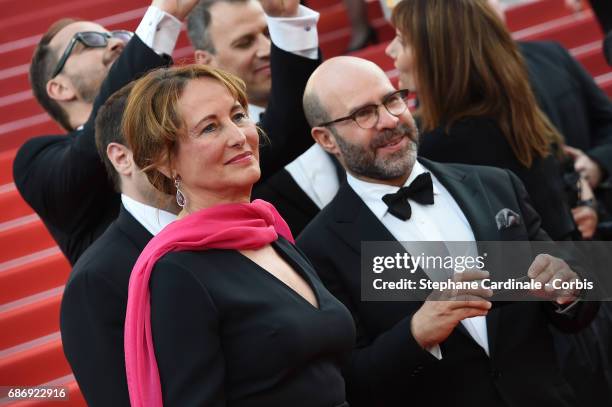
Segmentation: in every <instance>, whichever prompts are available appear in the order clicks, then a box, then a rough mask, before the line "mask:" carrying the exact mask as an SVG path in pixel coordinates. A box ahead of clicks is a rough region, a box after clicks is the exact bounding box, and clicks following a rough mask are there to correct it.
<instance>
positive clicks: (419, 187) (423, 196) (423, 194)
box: [382, 172, 434, 220]
mask: <svg viewBox="0 0 612 407" xmlns="http://www.w3.org/2000/svg"><path fill="white" fill-rule="evenodd" d="M408 199H412V200H413V201H415V202H418V203H420V204H421V205H433V203H434V197H433V184H432V182H431V175H430V174H429V173H428V172H425V173H423V174H421V175H419V176H418V177H416V178H415V179H414V181H412V182H411V183H410V185H408V186H407V187H402V188H400V190H399V191H397V192H396V193H394V194H387V195H385V196H383V198H382V200H383V202H384V203H386V204H387V206H388V207H389V213H390V214H391V215H393V216H395V217H397V218H400V219H401V220H408V219H410V216H412V208H411V207H410V204H409V203H408Z"/></svg>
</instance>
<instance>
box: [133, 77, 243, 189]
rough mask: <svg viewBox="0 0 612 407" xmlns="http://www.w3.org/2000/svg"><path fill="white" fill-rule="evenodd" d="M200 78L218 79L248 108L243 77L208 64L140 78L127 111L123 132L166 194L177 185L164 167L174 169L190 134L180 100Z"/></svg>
mask: <svg viewBox="0 0 612 407" xmlns="http://www.w3.org/2000/svg"><path fill="white" fill-rule="evenodd" d="M197 78H212V79H215V80H217V81H218V82H219V83H221V84H222V85H223V86H225V88H226V89H227V90H228V92H229V93H230V94H231V95H232V96H233V97H234V99H235V100H236V101H238V103H240V105H241V106H242V107H243V108H244V109H245V111H247V109H248V102H247V97H246V87H245V84H244V82H243V81H242V80H241V79H240V78H238V77H237V76H235V75H232V74H230V73H227V72H224V71H222V70H220V69H215V68H211V67H208V66H206V65H187V66H182V67H171V68H161V69H157V70H155V71H151V72H149V73H148V74H147V75H145V76H144V77H142V78H141V79H139V80H137V81H136V82H135V84H134V87H133V89H132V91H131V92H130V96H129V97H128V100H127V105H126V108H125V112H124V114H123V122H122V128H123V134H124V136H125V139H126V141H127V143H128V145H129V147H130V149H131V150H132V153H133V155H134V162H135V163H136V165H137V166H138V167H140V168H142V170H143V171H144V173H145V174H146V176H147V178H148V179H149V182H151V184H152V185H153V186H154V187H155V188H156V189H158V190H159V191H161V192H163V193H165V194H174V193H175V191H176V188H175V187H174V181H173V180H172V179H170V178H168V177H166V176H165V175H164V174H163V173H162V172H160V168H172V159H173V157H174V154H175V153H176V148H177V142H178V139H179V138H180V137H183V136H185V135H186V129H185V121H184V120H183V118H182V117H181V116H180V114H179V107H178V101H179V99H180V97H181V95H182V93H183V90H184V89H185V85H186V84H187V83H188V82H189V81H191V80H194V79H197Z"/></svg>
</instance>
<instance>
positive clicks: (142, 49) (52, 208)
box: [13, 36, 320, 264]
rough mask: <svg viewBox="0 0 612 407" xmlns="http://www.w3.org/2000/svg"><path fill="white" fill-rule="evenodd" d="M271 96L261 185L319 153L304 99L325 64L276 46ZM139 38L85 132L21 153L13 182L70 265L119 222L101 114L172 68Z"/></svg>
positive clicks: (103, 91) (37, 141)
mask: <svg viewBox="0 0 612 407" xmlns="http://www.w3.org/2000/svg"><path fill="white" fill-rule="evenodd" d="M270 60H271V62H270V64H271V70H272V75H274V77H275V78H276V79H275V81H274V83H273V84H272V93H271V96H270V103H269V107H268V111H267V114H266V116H265V117H264V118H263V120H262V121H261V123H260V126H261V127H262V128H263V129H264V131H265V132H266V133H267V134H268V135H269V136H270V138H271V142H270V143H265V144H264V145H262V147H261V149H260V165H261V170H262V179H263V178H265V177H266V176H268V175H271V174H274V173H275V172H277V171H279V170H280V169H282V168H283V167H284V166H285V165H286V164H288V163H289V162H291V161H292V160H293V159H294V158H296V157H297V156H298V155H299V154H301V153H302V152H304V151H305V150H306V149H307V148H308V147H309V146H310V145H312V142H313V141H312V138H311V137H310V135H306V132H305V131H304V129H305V128H308V123H307V122H306V118H305V117H304V114H303V110H302V93H303V90H304V87H305V85H306V81H307V80H308V78H309V76H310V74H311V73H312V71H313V70H314V69H315V68H316V67H317V66H318V64H319V62H320V61H314V60H311V59H308V58H303V57H300V56H297V55H295V54H291V53H288V52H285V51H283V50H281V49H279V48H277V47H275V46H273V47H272V53H271V56H270ZM169 62H170V60H169V58H162V57H160V56H158V55H157V54H156V53H155V52H153V51H152V50H151V49H150V48H149V47H147V46H146V45H145V44H144V43H143V42H142V41H141V40H140V39H139V38H138V36H134V38H133V39H132V40H131V41H130V42H129V43H128V45H127V46H126V48H125V50H124V51H123V52H122V54H121V56H120V57H119V58H118V59H117V61H116V62H115V63H114V64H113V67H112V69H111V71H110V72H109V75H108V77H107V78H106V79H105V81H104V82H103V84H102V87H101V88H100V93H99V94H98V96H97V98H96V100H95V102H94V107H93V110H92V114H91V116H90V118H89V120H88V121H87V123H85V125H84V126H83V129H82V130H77V131H73V132H71V133H69V134H67V135H63V136H57V135H56V136H43V137H36V138H34V139H32V140H29V141H28V142H26V143H25V144H24V145H23V146H22V147H21V148H20V149H19V152H18V153H17V156H16V157H15V162H14V164H13V177H14V179H15V185H16V186H17V189H18V190H19V192H20V193H21V195H22V196H23V198H24V199H25V201H26V202H27V203H28V204H29V205H30V206H31V207H32V208H33V209H34V211H36V213H37V214H38V215H39V216H40V218H41V219H42V220H43V222H44V223H45V225H46V227H47V228H48V229H49V232H50V233H51V235H52V236H53V238H54V239H55V241H56V242H57V244H58V246H59V247H60V249H61V250H62V252H63V253H64V254H65V255H66V257H67V258H68V260H69V261H70V263H71V264H74V263H75V262H76V261H77V259H78V258H79V256H80V255H81V254H82V253H83V251H85V249H86V248H87V247H89V245H91V243H93V242H94V241H95V240H96V239H97V238H98V237H99V236H100V235H101V234H102V232H104V230H105V229H106V228H107V227H108V225H109V224H110V223H111V222H112V221H113V220H114V219H115V218H116V217H117V214H118V208H119V204H120V199H119V194H117V192H115V191H114V189H113V186H112V183H111V182H110V180H109V179H108V177H107V175H106V171H105V167H104V165H103V163H102V161H101V159H100V157H99V156H98V153H97V150H96V146H95V137H94V129H95V118H96V115H97V111H98V108H99V107H100V106H101V105H102V104H104V102H105V101H106V99H107V98H108V97H109V96H110V95H111V94H113V92H115V91H116V90H118V89H120V88H121V87H122V86H124V85H125V84H127V83H128V82H130V81H132V80H133V79H136V78H137V77H138V76H139V75H141V74H142V73H144V72H147V71H149V70H151V69H155V68H158V67H160V66H164V65H167V64H168V63H169Z"/></svg>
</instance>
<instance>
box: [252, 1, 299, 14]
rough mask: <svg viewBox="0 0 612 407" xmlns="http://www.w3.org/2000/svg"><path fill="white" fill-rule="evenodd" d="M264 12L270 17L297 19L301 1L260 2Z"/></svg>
mask: <svg viewBox="0 0 612 407" xmlns="http://www.w3.org/2000/svg"><path fill="white" fill-rule="evenodd" d="M259 2H260V3H261V6H262V7H263V9H264V12H265V13H266V14H267V15H269V16H270V17H295V16H296V15H297V11H298V7H299V5H300V1H299V0H259Z"/></svg>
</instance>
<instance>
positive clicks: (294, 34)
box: [266, 5, 319, 59]
mask: <svg viewBox="0 0 612 407" xmlns="http://www.w3.org/2000/svg"><path fill="white" fill-rule="evenodd" d="M266 20H267V22H268V31H269V32H270V39H271V40H272V42H273V43H274V45H276V46H277V47H278V48H280V49H282V50H283V51H287V52H291V53H293V54H296V55H299V56H302V57H304V58H309V59H317V58H319V34H318V32H317V22H318V21H319V13H318V12H316V11H314V10H311V9H309V8H308V7H305V6H302V5H300V6H299V8H298V13H297V16H295V17H270V16H267V15H266Z"/></svg>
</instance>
